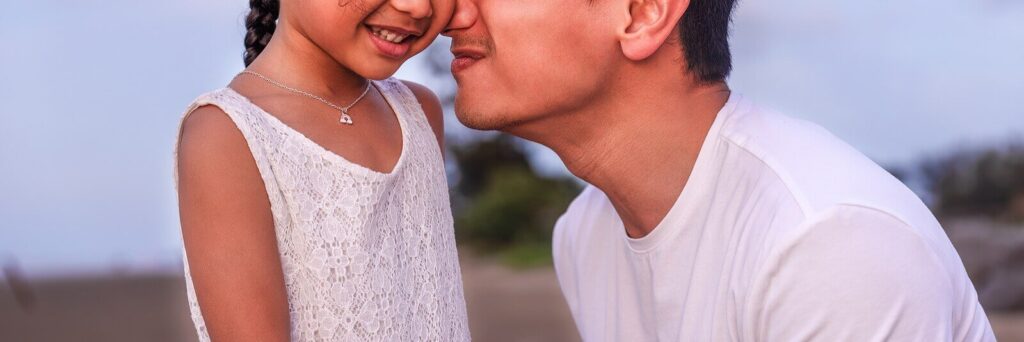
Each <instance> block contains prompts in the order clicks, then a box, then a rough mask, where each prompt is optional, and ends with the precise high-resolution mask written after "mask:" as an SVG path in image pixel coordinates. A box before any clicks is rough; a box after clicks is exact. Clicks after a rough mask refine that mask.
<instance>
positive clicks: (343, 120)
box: [338, 110, 352, 125]
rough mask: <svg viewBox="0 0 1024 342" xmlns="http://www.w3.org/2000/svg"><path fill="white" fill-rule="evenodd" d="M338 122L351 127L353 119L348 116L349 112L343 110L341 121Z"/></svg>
mask: <svg viewBox="0 0 1024 342" xmlns="http://www.w3.org/2000/svg"><path fill="white" fill-rule="evenodd" d="M338 121H339V122H341V123H343V124H346V125H351V124H352V117H351V116H349V115H348V111H347V110H343V111H341V119H339V120H338Z"/></svg>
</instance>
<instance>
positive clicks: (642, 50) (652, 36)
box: [619, 0, 690, 61]
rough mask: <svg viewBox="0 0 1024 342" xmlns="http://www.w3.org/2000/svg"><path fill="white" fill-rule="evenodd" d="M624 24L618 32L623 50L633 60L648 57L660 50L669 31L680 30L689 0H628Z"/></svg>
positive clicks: (675, 31) (672, 32)
mask: <svg viewBox="0 0 1024 342" xmlns="http://www.w3.org/2000/svg"><path fill="white" fill-rule="evenodd" d="M624 2H625V3H626V5H627V6H628V8H627V9H626V10H627V13H626V14H627V16H628V17H627V20H628V22H626V25H625V28H623V29H622V30H621V31H620V32H619V44H620V45H621V46H622V53H623V54H624V55H626V58H629V59H631V60H634V61H641V60H644V59H647V58H648V57H650V56H651V55H653V54H654V52H655V51H658V48H660V47H661V46H662V45H663V44H665V40H666V39H668V37H669V35H670V34H676V33H677V32H678V31H677V30H678V24H679V19H680V18H682V17H683V13H685V12H686V8H687V7H689V5H690V0H626V1H624Z"/></svg>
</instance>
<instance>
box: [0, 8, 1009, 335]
mask: <svg viewBox="0 0 1024 342" xmlns="http://www.w3.org/2000/svg"><path fill="white" fill-rule="evenodd" d="M4 4H5V6H4V7H5V10H4V11H0V271H2V272H0V341H193V340H195V333H194V330H192V326H191V321H190V319H189V318H188V309H187V304H186V299H185V290H184V283H183V279H182V274H181V270H182V264H181V240H180V233H179V226H178V217H177V200H176V195H175V192H174V185H173V179H172V169H171V167H172V159H171V151H172V145H173V143H174V139H175V134H176V130H177V124H178V120H179V119H180V117H181V114H182V111H183V110H184V109H185V106H186V105H187V104H188V103H189V102H190V101H191V100H192V99H193V98H195V97H196V96H198V95H199V94H201V93H203V92H206V91H209V90H212V89H215V88H219V87H222V86H224V85H225V84H227V82H228V81H229V80H230V79H231V78H232V77H233V76H234V75H235V74H236V73H237V72H238V71H240V70H241V68H242V60H241V52H242V36H243V33H244V28H243V25H242V19H243V17H244V15H245V13H246V12H247V7H246V6H247V2H245V1H201V0H179V1H160V2H156V1H127V0H106V1H96V0H76V1H69V0H36V1H14V2H5V3H4ZM732 47H733V53H734V56H735V60H734V65H735V70H734V72H733V76H732V77H731V78H730V80H729V83H730V85H731V87H732V89H734V90H735V91H737V92H740V93H743V94H745V95H746V96H747V97H751V98H753V99H755V100H756V101H758V102H760V103H761V104H762V105H764V106H766V107H770V108H775V109H778V110H781V111H783V112H785V113H788V114H790V115H794V116H798V117H802V118H805V119H808V120H811V121H814V122H816V123H819V124H821V125H823V126H825V127H826V128H828V129H829V130H831V131H832V132H834V133H835V134H836V135H838V136H839V137H841V138H843V139H845V140H846V141H848V142H849V143H851V144H852V145H854V146H855V147H857V148H858V149H860V150H861V151H863V152H864V153H865V154H867V155H868V156H869V157H871V158H873V159H874V160H876V161H877V162H878V163H880V164H882V165H883V166H885V167H886V168H887V169H889V170H890V171H891V172H892V173H893V174H895V175H897V176H898V177H899V178H900V179H902V180H904V181H905V182H906V183H907V184H908V185H910V186H911V188H913V189H914V190H915V191H916V192H917V193H918V194H919V195H920V196H921V197H922V199H924V200H925V201H926V203H928V204H929V205H930V206H931V208H932V209H933V210H934V211H935V213H936V214H937V215H938V216H939V217H940V220H941V221H942V222H943V224H944V226H945V228H946V230H947V233H948V234H949V236H950V238H951V240H952V241H953V243H954V245H955V246H956V248H957V250H958V251H959V253H960V255H961V257H962V259H963V261H964V263H965V266H966V267H967V270H968V272H969V274H970V276H971V278H972V280H973V281H974V284H975V286H976V287H977V289H978V292H979V295H980V297H981V300H982V304H983V305H984V307H985V308H986V310H987V312H988V314H989V317H990V319H991V320H992V323H993V325H994V327H995V329H996V333H997V335H998V336H999V337H1000V340H1003V341H1015V340H1016V341H1024V106H1022V105H1021V104H1020V96H1021V94H1022V92H1024V67H1022V66H1021V64H1022V63H1024V2H1020V1H1012V0H932V1H924V0H899V1H859V2H853V1H838V2H836V1H813V0H759V1H742V2H741V3H740V5H739V8H738V10H737V13H736V15H735V17H734V26H733V37H732ZM447 49H448V40H447V39H444V38H439V39H438V41H437V42H436V43H435V44H434V46H432V47H431V48H430V49H429V50H428V51H426V52H425V53H423V54H421V55H420V56H418V57H417V58H415V59H413V60H412V61H410V62H409V63H407V64H406V65H405V66H404V67H403V68H402V70H401V71H400V72H399V74H398V75H397V76H398V77H400V78H404V79H409V80H413V81H416V82H419V83H422V84H425V85H427V86H429V87H430V88H431V89H433V90H435V91H436V92H437V93H438V94H439V95H441V96H442V98H443V99H445V100H446V101H450V99H451V98H452V95H453V94H454V91H455V83H454V81H453V80H452V79H451V78H450V76H449V75H448V69H447V68H448V63H449V61H450V58H451V55H450V53H448V51H447ZM448 108H449V113H448V115H447V117H446V128H447V131H448V134H449V137H448V142H449V143H450V145H451V146H450V147H449V153H448V156H449V160H448V166H449V182H450V185H451V191H452V194H453V195H452V199H453V202H454V203H453V207H454V213H455V216H456V230H457V236H458V239H459V240H460V245H461V246H463V249H462V251H461V253H460V254H461V256H462V267H463V272H464V278H465V281H466V296H467V302H468V304H469V313H470V325H471V330H472V333H473V335H474V337H475V339H476V340H478V341H572V340H577V339H578V337H577V336H576V332H575V329H574V327H573V325H572V321H571V318H570V317H569V316H568V310H567V308H566V307H565V304H564V301H563V299H562V297H561V293H560V291H559V289H558V287H557V282H556V280H555V277H554V272H553V270H552V268H551V266H550V264H551V257H550V247H549V243H550V233H551V227H552V225H553V222H554V220H555V219H556V218H557V217H558V215H559V214H560V213H561V212H562V210H564V208H565V207H566V205H567V204H568V203H569V201H570V200H571V199H572V198H573V196H575V194H576V193H577V192H578V191H579V190H580V189H581V188H582V186H583V184H582V183H581V182H580V181H578V180H577V179H575V178H574V177H572V176H571V175H570V174H568V172H566V170H565V169H564V167H563V166H562V164H561V162H560V161H559V160H558V158H557V157H556V156H554V155H553V153H551V152H550V151H549V150H547V149H545V148H543V147H540V146H537V145H534V144H531V143H526V142H523V141H520V140H516V139H511V138H508V137H505V136H501V135H496V134H493V133H484V132H477V131H472V130H469V129H467V128H465V127H463V126H461V125H460V124H459V123H458V122H457V120H455V118H454V116H453V115H452V114H451V113H450V103H449V106H448Z"/></svg>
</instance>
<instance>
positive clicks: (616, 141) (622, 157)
mask: <svg viewBox="0 0 1024 342" xmlns="http://www.w3.org/2000/svg"><path fill="white" fill-rule="evenodd" d="M637 76H641V75H637ZM647 76H649V77H636V81H635V82H629V81H628V80H622V81H621V82H619V83H621V84H618V85H615V86H613V87H612V88H617V89H610V91H609V92H607V94H612V95H611V96H609V97H608V100H607V101H600V103H596V104H595V105H594V106H591V107H589V108H586V109H584V110H581V111H579V112H576V113H567V114H566V115H558V116H555V117H553V118H551V119H550V120H546V121H544V122H536V123H534V124H532V125H529V126H532V127H519V128H517V129H516V130H517V131H515V132H511V133H513V134H516V135H520V136H523V137H525V138H527V139H529V140H533V141H537V142H539V143H541V144H544V145H546V146H548V147H550V148H551V149H552V150H554V151H555V153H557V154H558V155H559V157H561V158H562V160H563V162H565V164H566V166H567V167H568V168H569V171H570V172H572V173H573V174H575V175H576V176H577V177H580V178H582V179H583V180H585V181H587V182H588V183H590V184H593V185H594V186H596V187H598V188H599V189H601V190H602V191H603V192H604V193H605V194H606V195H607V196H608V198H609V199H610V200H611V203H612V205H613V206H614V207H615V209H616V211H617V212H618V214H619V216H620V217H621V218H622V222H623V224H624V226H625V229H626V233H627V234H628V235H629V236H630V237H634V238H639V237H643V236H646V235H647V234H649V233H650V232H651V231H653V230H654V229H655V228H656V227H657V225H658V224H659V223H660V222H661V221H662V219H664V217H665V216H666V215H667V214H668V212H669V210H670V209H671V208H672V206H673V205H674V204H675V202H676V200H677V199H678V197H679V195H680V193H681V192H682V190H683V188H684V186H685V185H686V183H687V181H688V179H689V176H690V173H691V171H692V170H693V168H694V165H695V163H696V160H697V155H698V154H699V153H700V150H701V147H702V145H703V142H704V138H705V137H706V135H707V133H708V131H709V130H710V128H711V125H712V123H713V122H714V120H715V117H716V114H717V113H718V112H719V111H720V110H721V108H722V107H723V106H724V105H725V103H726V101H728V98H729V94H730V92H729V89H728V86H727V85H726V84H725V83H716V84H712V85H693V84H692V83H690V82H688V80H680V79H681V78H682V77H678V76H676V77H665V76H662V75H657V73H652V74H651V75H647ZM659 77H661V78H659ZM614 94H620V95H614ZM627 94H628V95H627Z"/></svg>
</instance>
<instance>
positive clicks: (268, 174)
mask: <svg viewBox="0 0 1024 342" xmlns="http://www.w3.org/2000/svg"><path fill="white" fill-rule="evenodd" d="M374 83H375V85H376V86H377V89H380V91H381V93H383V94H384V97H385V98H386V99H387V101H388V102H389V103H390V104H391V106H392V108H393V109H394V111H395V113H396V114H397V116H398V119H399V122H400V123H401V127H402V137H403V138H402V139H403V146H402V154H401V156H400V157H399V161H398V163H397V164H396V165H395V168H394V170H393V171H392V172H391V173H380V172H377V171H374V170H370V169H367V168H365V167H363V166H360V165H358V164H354V163H351V162H349V161H347V160H345V159H344V158H343V157H341V156H339V155H337V154H334V153H333V152H330V151H328V150H326V149H324V148H323V147H321V146H320V145H317V144H316V143H314V142H313V141H312V140H310V139H308V138H307V137H305V136H304V135H302V134H301V133H300V132H298V131H295V130H294V129H292V128H290V127H288V126H287V125H285V124H284V123H282V122H281V121H279V120H278V119H277V118H276V117H274V116H272V115H270V114H268V113H266V112H265V111H263V110H262V109H260V108H259V107H257V106H255V105H254V104H252V103H251V102H250V101H249V100H248V99H247V98H245V97H243V96H242V95H240V94H238V93H237V92H235V91H234V90H232V89H230V88H224V89H220V90H217V91H214V92H211V93H208V94H205V95H203V96H201V97H199V98H198V99H197V100H196V101H195V102H194V103H193V104H192V106H190V108H189V109H188V111H187V112H186V114H185V116H187V115H188V113H190V112H191V111H192V110H194V109H195V108H197V107H199V106H202V105H216V106H218V107H219V108H221V109H222V110H223V111H224V112H225V113H227V114H228V116H230V117H231V119H232V120H233V121H234V123H235V125H236V126H238V128H239V130H240V131H241V132H242V135H243V136H244V137H245V139H246V141H247V142H248V145H249V149H250V151H251V152H252V155H253V157H254V159H255V160H256V164H257V166H258V168H259V171H260V174H261V176H262V178H263V182H264V184H265V185H266V190H267V194H268V196H269V198H270V204H271V210H272V212H273V217H274V227H275V233H276V236H277V244H278V249H279V251H280V253H281V265H282V266H283V270H284V280H285V287H286V289H287V293H288V308H289V312H290V317H291V329H292V330H291V339H292V341H468V340H470V336H469V329H468V325H467V321H466V305H465V300H464V299H463V292H462V277H461V274H460V272H459V264H458V255H457V251H456V249H455V240H454V232H453V228H452V227H453V226H452V215H451V209H450V206H449V200H448V187H447V180H446V178H445V173H444V163H443V161H442V158H441V153H440V149H439V148H438V146H437V140H436V138H435V136H434V133H433V131H432V130H431V128H430V125H429V123H428V122H427V120H426V117H425V116H424V114H423V111H422V108H421V107H420V105H419V102H418V101H417V100H416V97H415V96H414V95H413V94H412V92H411V91H410V90H409V89H408V88H407V87H406V86H405V85H404V84H402V83H401V82H400V81H398V80H395V79H388V80H385V81H377V82H374ZM182 121H184V118H183V119H182ZM176 154H177V147H176V148H175V160H177V155H176ZM175 170H177V167H175ZM175 180H177V175H175ZM184 258H185V282H186V285H187V291H188V299H189V305H190V308H191V312H192V320H193V322H194V323H195V326H196V330H197V333H198V335H199V339H200V341H209V340H210V339H209V336H208V334H207V331H206V325H205V323H204V322H203V316H202V313H201V311H200V308H199V303H198V302H197V301H196V296H195V290H194V288H193V285H192V277H191V276H190V274H189V271H188V257H187V256H185V257H184Z"/></svg>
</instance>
